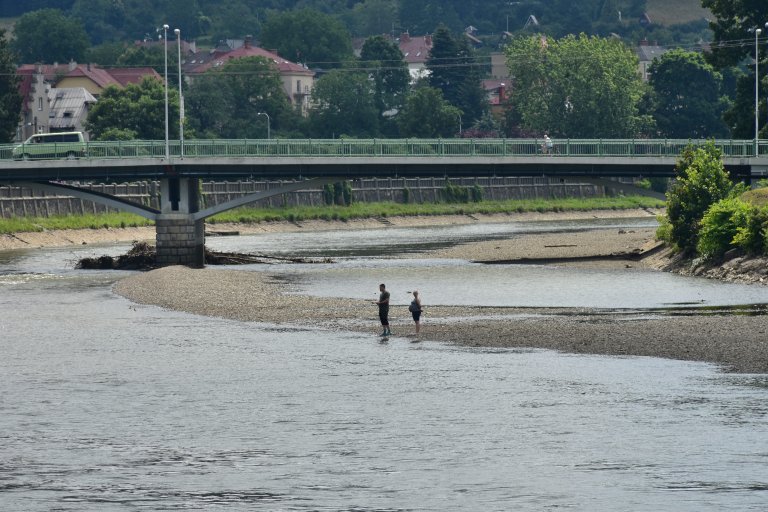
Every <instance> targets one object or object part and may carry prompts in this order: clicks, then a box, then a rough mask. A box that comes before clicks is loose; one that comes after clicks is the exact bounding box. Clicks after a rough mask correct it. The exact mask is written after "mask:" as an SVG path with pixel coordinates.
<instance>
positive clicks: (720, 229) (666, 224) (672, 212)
mask: <svg viewBox="0 0 768 512" xmlns="http://www.w3.org/2000/svg"><path fill="white" fill-rule="evenodd" d="M676 173H677V178H676V180H675V181H674V182H673V184H672V185H671V187H670V189H669V191H668V193H667V204H666V206H667V208H666V216H665V217H663V218H661V219H660V220H661V225H660V227H659V230H658V233H657V235H658V237H659V238H660V239H662V240H664V241H666V242H667V243H669V244H670V245H671V246H672V247H673V248H674V249H675V250H676V251H677V252H678V254H679V255H680V256H681V257H682V258H686V259H697V258H698V259H700V260H703V261H707V262H709V263H712V264H718V263H720V262H722V261H723V259H724V258H725V257H726V255H730V256H734V257H735V256H738V255H747V256H758V257H759V256H764V255H767V254H768V188H765V187H763V188H758V189H754V190H747V187H746V185H744V184H742V183H733V182H732V181H731V180H730V178H729V177H728V173H727V172H726V170H725V168H724V166H723V161H722V153H721V152H720V150H718V149H717V148H716V147H715V146H714V144H711V143H710V144H707V145H705V146H703V147H699V148H694V147H689V148H687V149H686V150H685V151H684V152H683V155H682V157H681V159H680V161H679V162H678V164H677V167H676Z"/></svg>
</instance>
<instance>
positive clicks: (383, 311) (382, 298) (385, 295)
mask: <svg viewBox="0 0 768 512" xmlns="http://www.w3.org/2000/svg"><path fill="white" fill-rule="evenodd" d="M379 292H381V293H379V300H378V302H374V304H377V305H378V306H379V320H381V325H382V327H384V332H382V333H381V335H382V336H389V335H391V334H392V331H390V330H389V318H388V316H389V292H388V291H387V287H386V286H385V285H384V283H382V284H380V285H379Z"/></svg>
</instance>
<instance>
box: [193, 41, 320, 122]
mask: <svg viewBox="0 0 768 512" xmlns="http://www.w3.org/2000/svg"><path fill="white" fill-rule="evenodd" d="M245 57H264V58H265V59H267V60H269V61H272V62H273V63H274V65H275V68H276V69H277V71H278V73H279V74H280V79H281V80H282V82H283V91H285V94H286V95H287V96H288V99H289V101H290V102H291V104H292V105H294V106H296V107H297V108H299V109H301V111H302V112H303V113H306V112H308V110H309V104H310V97H311V93H312V88H313V87H314V81H315V72H314V71H312V70H310V69H309V68H307V67H306V66H304V65H302V64H297V63H295V62H291V61H289V60H288V59H284V58H283V57H281V56H280V55H278V54H277V53H275V52H273V51H269V50H265V49H264V48H260V47H258V46H254V45H253V42H252V39H251V37H250V36H246V38H245V40H244V41H243V42H242V45H240V46H237V47H236V48H232V47H230V46H229V45H226V44H222V45H219V46H217V47H216V48H213V49H212V50H209V51H199V52H197V53H194V54H191V55H188V56H187V57H186V59H185V61H184V63H183V64H182V69H183V70H184V74H185V75H186V79H187V81H192V80H194V77H195V75H201V74H203V73H205V72H206V71H209V70H211V69H216V68H218V67H220V66H223V65H224V64H225V63H226V62H227V61H230V60H232V59H242V58H245Z"/></svg>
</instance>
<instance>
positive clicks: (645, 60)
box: [635, 39, 669, 82]
mask: <svg viewBox="0 0 768 512" xmlns="http://www.w3.org/2000/svg"><path fill="white" fill-rule="evenodd" d="M668 51H669V50H668V49H667V48H664V47H663V46H659V43H657V42H654V43H653V44H649V43H648V40H647V39H643V40H642V41H640V44H639V45H638V46H637V48H635V53H636V54H637V58H638V61H639V64H638V66H639V68H638V69H639V71H640V76H641V77H642V79H643V81H644V82H647V81H648V68H649V67H650V65H651V63H652V62H653V59H656V58H658V57H661V56H662V55H664V54H665V53H667V52H668Z"/></svg>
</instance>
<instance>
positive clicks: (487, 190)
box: [0, 177, 604, 218]
mask: <svg viewBox="0 0 768 512" xmlns="http://www.w3.org/2000/svg"><path fill="white" fill-rule="evenodd" d="M450 182H451V183H452V184H454V185H459V186H465V187H472V186H474V185H477V186H479V187H481V188H482V189H483V198H484V199H488V200H505V199H538V198H560V197H594V196H602V195H604V187H602V186H597V185H591V184H583V183H564V182H561V181H560V180H558V179H549V178H530V177H521V178H493V177H488V178H486V177H483V178H454V179H451V180H450ZM285 183H287V182H285V181H230V182H204V183H203V185H202V187H203V205H202V207H208V206H215V205H218V204H221V203H224V202H226V201H230V200H232V199H236V198H238V197H242V196H243V195H246V194H249V193H252V192H259V191H264V190H269V189H272V188H278V187H281V186H283V185H284V184H285ZM351 184H352V190H353V196H354V199H355V201H361V202H372V201H394V202H403V201H404V197H405V195H406V194H409V195H410V201H411V202H417V203H421V202H427V203H429V202H435V201H437V200H439V199H440V191H441V190H442V189H443V188H444V187H445V184H446V180H445V179H443V178H380V179H379V178H372V179H362V180H352V181H351ZM79 186H81V187H83V188H88V189H91V190H96V191H98V192H103V193H107V194H112V195H115V196H119V197H122V198H125V199H129V200H131V201H134V202H137V203H140V204H143V205H145V206H150V207H154V208H159V205H160V185H159V182H154V181H148V182H138V183H113V184H88V185H79ZM406 189H407V190H408V192H406ZM322 204H324V198H323V191H322V190H321V189H307V190H299V191H296V192H290V193H285V194H280V195H278V196H274V197H270V198H266V199H262V200H260V201H256V202H254V203H252V206H257V207H281V206H300V205H301V206H304V205H309V206H312V205H315V206H317V205H322ZM107 211H116V210H114V209H112V208H107V207H105V206H102V205H100V204H97V203H94V202H91V201H86V200H82V199H77V198H74V197H69V196H65V195H52V194H46V193H43V192H39V191H35V190H32V189H29V188H26V187H0V217H3V218H10V217H49V216H53V215H69V214H84V213H103V212H107Z"/></svg>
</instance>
